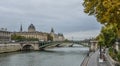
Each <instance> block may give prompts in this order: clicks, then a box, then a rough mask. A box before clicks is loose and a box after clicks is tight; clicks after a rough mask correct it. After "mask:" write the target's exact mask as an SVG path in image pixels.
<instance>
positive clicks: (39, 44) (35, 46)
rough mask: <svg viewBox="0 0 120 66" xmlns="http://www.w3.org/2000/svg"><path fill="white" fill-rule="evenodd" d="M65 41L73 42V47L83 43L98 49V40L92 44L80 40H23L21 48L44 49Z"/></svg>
mask: <svg viewBox="0 0 120 66" xmlns="http://www.w3.org/2000/svg"><path fill="white" fill-rule="evenodd" d="M63 43H71V47H72V46H73V45H74V44H80V45H83V46H88V47H90V51H91V50H95V49H96V43H97V42H91V44H89V43H81V42H79V41H71V42H64V41H62V42H58V41H56V42H21V43H20V45H21V47H22V49H21V50H44V48H46V47H48V46H54V47H55V46H56V47H57V46H59V45H60V44H63Z"/></svg>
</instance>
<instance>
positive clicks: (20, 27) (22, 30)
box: [20, 24, 23, 32]
mask: <svg viewBox="0 0 120 66" xmlns="http://www.w3.org/2000/svg"><path fill="white" fill-rule="evenodd" d="M22 31H23V29H22V24H21V26H20V32H22Z"/></svg>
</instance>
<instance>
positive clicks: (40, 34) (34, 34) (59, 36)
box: [13, 24, 64, 41]
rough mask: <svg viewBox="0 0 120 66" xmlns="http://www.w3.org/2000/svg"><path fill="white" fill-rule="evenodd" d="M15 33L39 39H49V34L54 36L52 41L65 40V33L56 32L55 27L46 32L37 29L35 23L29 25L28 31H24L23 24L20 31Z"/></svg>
mask: <svg viewBox="0 0 120 66" xmlns="http://www.w3.org/2000/svg"><path fill="white" fill-rule="evenodd" d="M13 34H16V35H18V36H24V37H26V38H37V39H39V41H49V39H48V38H49V36H48V35H50V36H52V41H64V36H63V34H60V33H59V34H55V33H54V29H53V28H52V29H51V32H50V33H45V32H39V31H36V29H35V26H34V25H33V24H30V26H29V27H28V31H23V28H22V25H21V26H20V31H19V32H14V33H13Z"/></svg>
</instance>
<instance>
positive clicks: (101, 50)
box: [99, 42, 102, 59]
mask: <svg viewBox="0 0 120 66" xmlns="http://www.w3.org/2000/svg"><path fill="white" fill-rule="evenodd" d="M99 43H100V50H99V52H100V59H102V46H101V43H102V42H99Z"/></svg>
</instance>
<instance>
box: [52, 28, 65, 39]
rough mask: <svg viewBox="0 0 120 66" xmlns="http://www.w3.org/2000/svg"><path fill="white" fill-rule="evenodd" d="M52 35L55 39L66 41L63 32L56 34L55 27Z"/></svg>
mask: <svg viewBox="0 0 120 66" xmlns="http://www.w3.org/2000/svg"><path fill="white" fill-rule="evenodd" d="M50 36H52V38H53V39H52V40H53V41H64V40H65V39H64V36H63V34H61V33H58V34H55V33H54V29H53V28H51V32H50Z"/></svg>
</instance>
